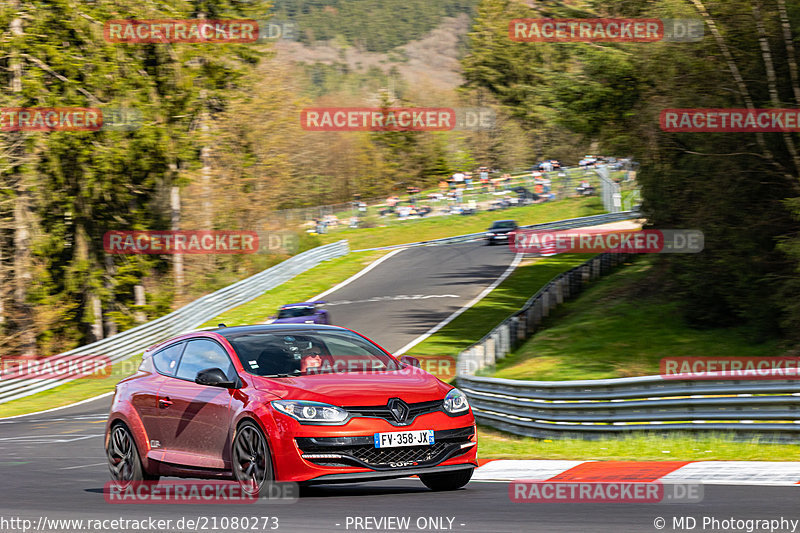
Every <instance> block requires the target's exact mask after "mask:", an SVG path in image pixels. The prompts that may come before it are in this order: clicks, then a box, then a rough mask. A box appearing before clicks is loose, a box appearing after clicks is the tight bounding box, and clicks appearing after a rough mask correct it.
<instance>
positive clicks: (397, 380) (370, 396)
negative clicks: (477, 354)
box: [251, 367, 452, 407]
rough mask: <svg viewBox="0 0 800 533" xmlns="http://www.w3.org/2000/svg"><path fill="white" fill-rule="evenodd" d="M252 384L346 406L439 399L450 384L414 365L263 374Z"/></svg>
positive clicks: (298, 397) (281, 393)
mask: <svg viewBox="0 0 800 533" xmlns="http://www.w3.org/2000/svg"><path fill="white" fill-rule="evenodd" d="M251 379H252V380H253V386H254V387H256V388H257V389H259V390H262V391H268V392H270V393H272V394H274V395H276V396H278V397H279V398H283V399H288V400H309V401H314V402H323V403H330V404H333V405H339V406H342V407H346V406H360V407H366V406H372V405H386V402H388V401H389V399H390V398H402V399H403V400H404V401H406V402H408V403H416V402H427V401H432V400H441V399H443V398H444V397H445V395H446V394H447V392H448V391H449V390H450V389H451V388H452V387H450V386H449V385H447V384H445V383H443V382H441V381H439V380H438V379H437V378H436V377H434V376H433V375H431V374H429V373H427V372H425V371H424V370H421V369H419V368H415V367H406V368H404V369H402V370H396V371H391V372H368V373H364V372H342V373H329V374H315V375H309V376H298V377H286V378H266V377H262V376H251Z"/></svg>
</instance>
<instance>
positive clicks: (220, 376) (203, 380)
mask: <svg viewBox="0 0 800 533" xmlns="http://www.w3.org/2000/svg"><path fill="white" fill-rule="evenodd" d="M194 382H195V383H197V384H199V385H207V386H209V387H222V388H225V389H233V388H236V381H232V380H230V379H228V376H226V375H225V372H223V371H222V369H219V368H206V369H205V370H201V371H199V372H198V373H197V376H195V378H194Z"/></svg>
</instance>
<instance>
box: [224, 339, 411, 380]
mask: <svg viewBox="0 0 800 533" xmlns="http://www.w3.org/2000/svg"><path fill="white" fill-rule="evenodd" d="M228 340H229V341H230V343H231V345H233V348H234V350H236V354H237V355H238V357H239V361H241V363H242V366H243V367H244V369H245V371H247V372H249V373H250V374H254V375H256V376H270V377H288V376H303V375H312V374H324V373H332V372H336V373H343V372H382V371H390V370H399V369H400V364H399V363H398V362H397V361H396V360H395V359H394V358H393V357H391V356H389V355H387V354H386V353H384V352H383V351H382V350H381V349H380V348H378V347H377V346H375V345H374V344H372V343H370V342H369V341H367V340H366V339H364V338H363V337H361V336H360V335H357V334H356V333H353V332H350V331H311V332H309V331H302V332H292V331H279V332H273V333H252V334H247V335H237V336H236V337H232V338H229V339H228Z"/></svg>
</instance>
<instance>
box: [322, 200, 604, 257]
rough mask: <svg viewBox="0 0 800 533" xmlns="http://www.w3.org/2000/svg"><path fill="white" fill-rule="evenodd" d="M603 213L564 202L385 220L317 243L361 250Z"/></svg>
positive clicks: (597, 204)
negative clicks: (497, 225) (504, 224)
mask: <svg viewBox="0 0 800 533" xmlns="http://www.w3.org/2000/svg"><path fill="white" fill-rule="evenodd" d="M602 213H603V206H602V202H601V201H600V199H599V198H598V197H588V198H567V199H565V200H560V201H558V202H548V203H545V204H534V205H528V206H523V207H512V208H509V209H505V210H503V211H484V212H481V213H477V214H475V215H469V216H461V215H448V216H435V217H428V218H423V219H414V220H398V219H388V218H387V219H386V221H385V222H384V224H385V225H384V226H382V227H376V228H359V229H343V230H334V231H332V232H330V233H326V234H325V235H320V239H321V240H322V242H323V243H325V244H327V243H330V242H335V241H338V240H340V239H347V240H348V241H349V242H350V248H351V249H353V250H363V249H367V248H377V247H379V246H392V245H395V244H406V243H409V242H417V241H427V240H431V239H442V238H444V237H454V236H456V235H465V234H468V233H477V232H480V231H484V230H486V228H488V227H489V226H490V225H491V223H492V221H494V220H503V219H514V220H516V221H517V223H519V224H520V225H527V224H538V223H542V222H552V221H555V220H564V219H567V218H577V217H585V216H590V215H599V214H602Z"/></svg>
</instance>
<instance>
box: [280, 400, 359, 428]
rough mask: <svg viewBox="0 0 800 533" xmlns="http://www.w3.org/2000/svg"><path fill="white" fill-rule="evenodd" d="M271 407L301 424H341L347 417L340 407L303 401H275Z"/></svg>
mask: <svg viewBox="0 0 800 533" xmlns="http://www.w3.org/2000/svg"><path fill="white" fill-rule="evenodd" d="M272 406H273V407H274V408H275V409H277V410H278V411H280V412H281V413H283V414H285V415H288V416H291V417H292V418H294V419H295V420H298V421H299V422H301V423H304V422H306V423H329V424H336V423H342V422H344V421H345V420H347V417H348V416H349V415H348V413H347V411H345V410H344V409H342V408H341V407H336V406H335V405H330V404H327V403H320V402H309V401H305V400H275V401H274V402H272Z"/></svg>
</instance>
